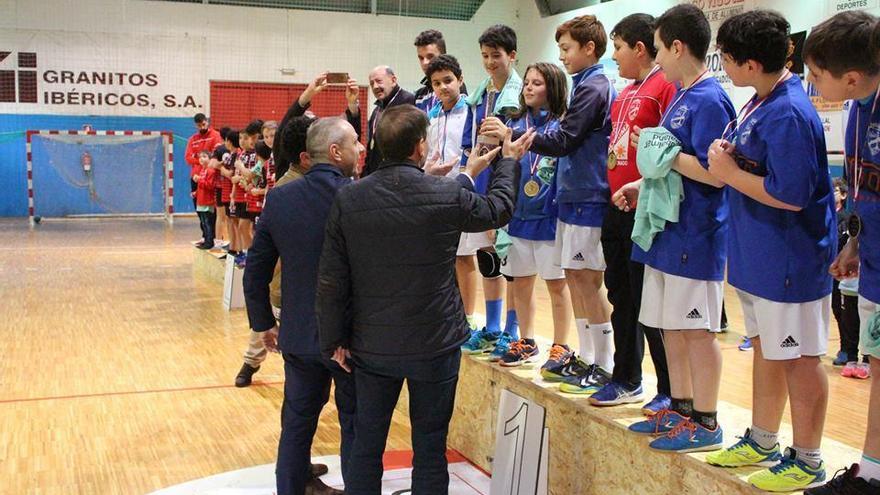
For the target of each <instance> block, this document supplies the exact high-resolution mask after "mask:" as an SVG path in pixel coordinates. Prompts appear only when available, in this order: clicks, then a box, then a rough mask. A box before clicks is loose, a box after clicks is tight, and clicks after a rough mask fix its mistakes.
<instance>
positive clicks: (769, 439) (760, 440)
mask: <svg viewBox="0 0 880 495" xmlns="http://www.w3.org/2000/svg"><path fill="white" fill-rule="evenodd" d="M749 438H751V439H752V440H754V441H755V443H757V444H758V445H760V446H761V448H762V449H764V450H771V449H772V448H773V447H775V446H776V444H777V443H778V442H779V433H776V432H772V431H767V430H763V429H761V428H758V427H757V426H755V425H752V427H751V428H749Z"/></svg>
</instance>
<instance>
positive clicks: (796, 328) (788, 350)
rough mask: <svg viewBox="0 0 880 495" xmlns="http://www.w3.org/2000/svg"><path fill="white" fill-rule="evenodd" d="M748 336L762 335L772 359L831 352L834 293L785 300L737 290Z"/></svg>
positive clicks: (767, 356) (764, 349) (763, 349)
mask: <svg viewBox="0 0 880 495" xmlns="http://www.w3.org/2000/svg"><path fill="white" fill-rule="evenodd" d="M736 294H737V295H738V296H739V300H740V303H741V304H742V311H743V319H744V320H745V324H746V335H747V336H748V337H749V338H755V337H760V339H761V354H763V355H764V358H765V359H768V360H770V361H784V360H786V359H797V358H799V357H801V356H824V355H825V353H826V352H828V326H829V325H830V324H831V295H830V294H829V295H827V296H825V297H823V298H822V299H817V300H815V301H809V302H805V303H781V302H776V301H771V300H769V299H764V298H763V297H758V296H756V295H754V294H749V293H748V292H745V291H741V290H739V289H737V291H736Z"/></svg>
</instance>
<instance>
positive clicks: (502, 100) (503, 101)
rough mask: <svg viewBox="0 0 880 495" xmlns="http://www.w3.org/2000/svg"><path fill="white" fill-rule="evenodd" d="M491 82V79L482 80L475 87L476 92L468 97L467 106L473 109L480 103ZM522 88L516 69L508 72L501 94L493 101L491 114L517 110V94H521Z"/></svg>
mask: <svg viewBox="0 0 880 495" xmlns="http://www.w3.org/2000/svg"><path fill="white" fill-rule="evenodd" d="M491 82H492V78H490V77H487V78H486V79H484V80H483V82H481V83H480V85H479V86H478V87H477V90H476V91H474V92H473V93H471V94H470V95H468V98H467V104H468V105H470V106H471V107H474V108H475V107H476V106H477V105H478V104H479V103H480V99H481V98H482V97H483V93H485V92H486V88H488V87H489V84H490V83H491ZM522 87H523V82H522V78H521V77H519V74H518V73H517V72H516V69H513V70H512V71H510V77H508V78H507V82H506V83H504V87H503V88H501V93H499V94H498V96H497V98H496V99H495V110H494V111H493V112H492V113H493V114H494V115H499V114H501V112H502V111H503V110H516V109H519V94H520V93H522Z"/></svg>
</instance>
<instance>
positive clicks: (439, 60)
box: [425, 54, 461, 81]
mask: <svg viewBox="0 0 880 495" xmlns="http://www.w3.org/2000/svg"><path fill="white" fill-rule="evenodd" d="M441 70H448V71H450V72H452V73H453V74H454V75H455V77H456V79H461V66H460V65H458V60H457V59H456V58H455V57H453V56H452V55H446V54H444V55H440V56H439V57H436V58H434V60H431V63H430V64H428V69H427V70H426V71H425V75H427V76H428V81H430V80H431V75H432V74H434V73H435V72H439V71H441Z"/></svg>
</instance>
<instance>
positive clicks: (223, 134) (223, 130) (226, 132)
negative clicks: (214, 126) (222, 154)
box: [220, 127, 231, 140]
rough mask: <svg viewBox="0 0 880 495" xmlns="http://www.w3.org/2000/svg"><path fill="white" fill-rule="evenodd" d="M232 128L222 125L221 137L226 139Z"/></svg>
mask: <svg viewBox="0 0 880 495" xmlns="http://www.w3.org/2000/svg"><path fill="white" fill-rule="evenodd" d="M230 130H231V129H230V128H228V127H221V128H220V138H221V139H223V140H225V139H226V135H227V134H229V131H230Z"/></svg>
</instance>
